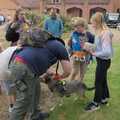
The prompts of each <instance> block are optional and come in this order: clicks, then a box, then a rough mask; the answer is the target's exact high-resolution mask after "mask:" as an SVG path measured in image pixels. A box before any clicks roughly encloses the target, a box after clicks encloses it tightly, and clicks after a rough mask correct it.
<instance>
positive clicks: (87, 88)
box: [85, 86, 95, 91]
mask: <svg viewBox="0 0 120 120" xmlns="http://www.w3.org/2000/svg"><path fill="white" fill-rule="evenodd" d="M85 89H86V90H87V91H92V90H94V89H95V86H93V87H87V86H86V88H85Z"/></svg>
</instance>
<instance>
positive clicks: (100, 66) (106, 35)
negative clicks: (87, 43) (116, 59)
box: [85, 12, 113, 111]
mask: <svg viewBox="0 0 120 120" xmlns="http://www.w3.org/2000/svg"><path fill="white" fill-rule="evenodd" d="M91 23H92V27H93V28H94V30H95V34H96V37H95V45H96V49H95V51H94V52H93V51H91V54H92V55H93V56H95V57H96V61H97V66H96V72H95V95H94V99H93V101H92V102H90V103H89V104H88V105H87V106H86V108H85V110H86V111H94V110H97V109H99V108H100V105H106V104H107V103H108V99H109V97H110V95H109V90H108V84H107V71H108V69H109V67H110V64H111V58H112V56H113V48H112V36H113V35H112V33H111V31H110V30H109V28H108V27H107V26H106V24H105V21H104V15H103V14H102V13H100V12H97V13H95V14H94V15H93V16H92V18H91Z"/></svg>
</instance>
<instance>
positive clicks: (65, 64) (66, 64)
mask: <svg viewBox="0 0 120 120" xmlns="http://www.w3.org/2000/svg"><path fill="white" fill-rule="evenodd" d="M61 66H62V70H63V73H62V75H61V78H63V79H64V78H66V77H68V76H69V75H70V74H71V71H72V65H71V63H70V61H68V60H61Z"/></svg>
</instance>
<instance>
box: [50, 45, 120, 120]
mask: <svg viewBox="0 0 120 120" xmlns="http://www.w3.org/2000/svg"><path fill="white" fill-rule="evenodd" d="M114 52H115V53H114V58H113V60H112V65H111V68H110V70H109V74H108V79H109V81H108V82H109V87H110V94H111V99H110V104H109V106H103V107H101V109H100V110H98V111H95V112H92V113H87V112H85V111H84V107H85V105H86V104H87V102H89V101H90V100H92V98H93V96H94V92H87V93H86V96H87V98H86V99H84V100H80V99H78V100H77V101H74V97H75V96H71V97H70V98H64V104H63V105H62V106H61V107H60V106H58V107H57V108H56V109H55V110H54V111H53V112H52V113H51V116H50V118H49V120H120V116H119V115H120V91H119V90H120V44H119V43H117V44H114ZM94 72H95V62H94V63H93V64H91V65H90V66H89V70H88V71H87V73H86V76H85V82H86V84H87V85H91V86H92V85H93V84H94Z"/></svg>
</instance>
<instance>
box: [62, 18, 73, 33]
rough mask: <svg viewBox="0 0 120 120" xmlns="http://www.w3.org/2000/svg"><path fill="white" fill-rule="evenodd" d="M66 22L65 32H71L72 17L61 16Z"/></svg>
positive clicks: (64, 22)
mask: <svg viewBox="0 0 120 120" xmlns="http://www.w3.org/2000/svg"><path fill="white" fill-rule="evenodd" d="M61 19H62V21H63V24H64V32H65V33H66V32H70V31H71V30H72V25H71V19H70V18H69V17H65V16H61Z"/></svg>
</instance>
